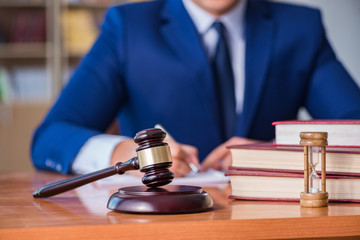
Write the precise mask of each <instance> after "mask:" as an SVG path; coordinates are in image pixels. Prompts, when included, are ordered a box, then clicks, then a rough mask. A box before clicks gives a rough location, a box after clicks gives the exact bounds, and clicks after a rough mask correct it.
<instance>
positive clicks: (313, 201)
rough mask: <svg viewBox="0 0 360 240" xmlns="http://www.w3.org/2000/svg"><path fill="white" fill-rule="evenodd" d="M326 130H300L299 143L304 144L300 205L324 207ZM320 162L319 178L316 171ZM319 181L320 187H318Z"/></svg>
mask: <svg viewBox="0 0 360 240" xmlns="http://www.w3.org/2000/svg"><path fill="white" fill-rule="evenodd" d="M327 137H328V134H327V133H326V132H301V133H300V138H301V141H300V145H302V146H304V192H302V193H300V205H301V206H302V207H326V206H327V205H328V193H327V192H326V145H327ZM320 162H321V180H320V177H319V175H318V174H317V172H316V167H317V165H318V164H319V163H320ZM320 182H321V189H320Z"/></svg>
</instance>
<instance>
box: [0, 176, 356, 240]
mask: <svg viewBox="0 0 360 240" xmlns="http://www.w3.org/2000/svg"><path fill="white" fill-rule="evenodd" d="M63 179H65V177H64V176H61V175H57V174H52V173H41V172H37V173H11V174H1V176H0V186H1V187H0V239H18V238H19V237H21V238H22V239H87V240H88V239H159V238H160V239H163V238H164V239H165V238H168V239H203V238H207V239H218V238H219V237H220V238H223V239H232V238H253V239H256V238H276V239H280V238H322V237H342V238H344V237H345V238H347V237H350V236H358V237H360V204H359V203H332V204H330V205H329V207H328V208H321V209H302V208H300V206H299V203H296V202H263V201H239V200H229V199H228V196H229V195H230V193H231V187H230V186H229V185H228V184H219V185H213V186H203V188H204V190H205V191H207V192H208V193H209V194H210V195H211V197H212V198H213V200H214V202H215V204H214V207H213V209H212V210H211V211H207V212H202V213H192V214H175V215H140V214H123V213H115V212H112V211H109V210H108V209H107V208H106V204H107V200H108V199H109V197H110V195H111V194H112V193H114V192H116V191H117V188H118V187H119V186H113V185H111V186H110V185H104V184H100V183H91V184H88V185H86V186H83V187H81V188H78V189H77V190H73V191H69V192H67V193H63V194H60V195H57V196H54V197H51V198H47V199H34V198H33V197H32V192H33V191H35V190H36V189H38V188H40V187H41V186H43V185H46V184H49V183H52V182H54V181H59V180H63ZM159 236H160V237H159Z"/></svg>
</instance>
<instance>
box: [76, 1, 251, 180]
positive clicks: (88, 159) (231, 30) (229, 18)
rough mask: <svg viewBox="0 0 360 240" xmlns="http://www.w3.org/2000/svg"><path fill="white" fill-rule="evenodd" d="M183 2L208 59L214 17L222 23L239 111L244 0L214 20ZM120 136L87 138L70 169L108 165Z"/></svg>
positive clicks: (211, 53)
mask: <svg viewBox="0 0 360 240" xmlns="http://www.w3.org/2000/svg"><path fill="white" fill-rule="evenodd" d="M183 3H184V6H185V9H186V11H187V12H188V13H189V15H190V17H191V18H192V20H193V22H194V24H195V27H196V28H197V30H198V32H199V34H200V36H201V40H202V42H203V45H204V47H205V51H206V53H207V55H208V56H209V59H211V58H212V57H213V56H214V54H215V48H216V44H217V41H218V35H217V32H216V30H215V29H214V28H213V27H212V24H213V23H214V21H215V20H219V21H221V22H222V23H223V24H224V25H225V28H226V30H227V39H228V47H229V51H230V56H231V62H232V68H233V74H234V81H235V98H236V112H237V113H238V114H240V113H241V112H242V108H243V99H244V86H245V85H244V83H245V82H244V79H245V8H246V0H240V1H239V3H238V4H237V5H236V6H235V7H234V8H233V9H232V10H231V11H229V12H228V13H226V14H225V15H223V16H221V17H220V18H218V19H216V18H215V17H214V16H212V15H211V14H209V13H208V12H206V11H205V10H204V9H202V8H200V7H199V6H198V5H196V4H195V3H194V2H193V1H192V0H183ZM124 139H126V137H124V136H114V135H107V134H100V135H97V136H94V137H91V138H89V139H88V140H87V142H86V143H85V144H84V146H82V148H81V149H80V151H79V153H78V154H77V156H76V158H75V159H74V162H73V164H72V171H73V172H74V173H77V174H84V173H87V172H92V171H97V170H99V169H102V168H106V167H108V166H110V159H111V156H112V153H113V151H114V148H115V147H116V145H117V144H119V143H120V142H121V141H123V140H124Z"/></svg>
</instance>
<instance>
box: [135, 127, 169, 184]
mask: <svg viewBox="0 0 360 240" xmlns="http://www.w3.org/2000/svg"><path fill="white" fill-rule="evenodd" d="M165 136H166V133H165V132H164V131H162V130H161V129H158V128H151V129H145V130H142V131H140V132H138V133H137V134H136V136H135V137H134V141H135V142H136V143H137V144H138V145H139V147H138V148H137V149H136V152H137V156H138V161H139V167H140V171H141V172H144V173H145V175H144V177H143V179H142V182H143V183H144V184H145V185H146V186H148V187H159V186H163V185H166V184H169V183H171V182H172V180H173V179H174V174H173V173H172V172H171V171H170V170H169V167H171V165H172V159H171V154H170V147H169V146H168V144H167V143H164V142H163V141H164V139H165Z"/></svg>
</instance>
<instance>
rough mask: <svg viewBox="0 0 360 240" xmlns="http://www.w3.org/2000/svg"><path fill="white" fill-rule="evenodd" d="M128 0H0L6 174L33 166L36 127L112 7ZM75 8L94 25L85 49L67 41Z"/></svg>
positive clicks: (0, 147) (0, 131)
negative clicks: (32, 140) (32, 155)
mask: <svg viewBox="0 0 360 240" xmlns="http://www.w3.org/2000/svg"><path fill="white" fill-rule="evenodd" d="M124 2H128V1H126V0H120V1H110V0H103V1H100V0H82V1H70V0H59V1H57V0H0V12H1V14H0V172H1V171H13V170H31V169H32V166H31V164H30V156H29V148H30V142H31V136H32V133H33V131H34V128H35V127H36V126H37V125H38V124H39V122H40V121H41V119H42V118H43V117H44V115H45V114H46V112H47V111H48V108H49V106H51V104H52V102H53V101H54V99H56V97H57V95H58V94H59V92H60V90H61V89H62V87H63V86H64V84H65V83H66V82H67V80H68V78H69V75H70V73H71V71H72V69H74V68H75V67H76V65H77V64H78V62H79V60H80V59H81V58H82V56H83V55H84V54H85V53H86V52H87V51H88V48H90V46H91V44H92V42H93V41H94V38H96V36H97V34H98V27H99V25H100V22H101V21H102V18H103V14H104V13H105V10H106V8H107V7H108V6H109V5H112V4H117V3H124ZM72 12H81V14H82V15H83V16H85V17H82V18H83V19H84V21H87V23H85V24H87V25H88V27H89V28H90V29H93V30H92V31H89V32H88V33H84V35H85V36H84V37H85V38H88V39H90V40H87V42H88V44H86V45H85V44H84V46H85V47H83V46H80V47H79V48H77V47H76V46H72V47H69V43H68V42H67V41H68V40H67V37H68V30H69V26H65V24H66V23H67V22H70V21H69V20H71V19H68V17H69V18H71V17H73V16H71V13H72ZM68 13H70V15H69V14H68ZM72 24H74V21H73V23H72ZM71 27H73V26H71ZM75 45H76V44H75Z"/></svg>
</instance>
